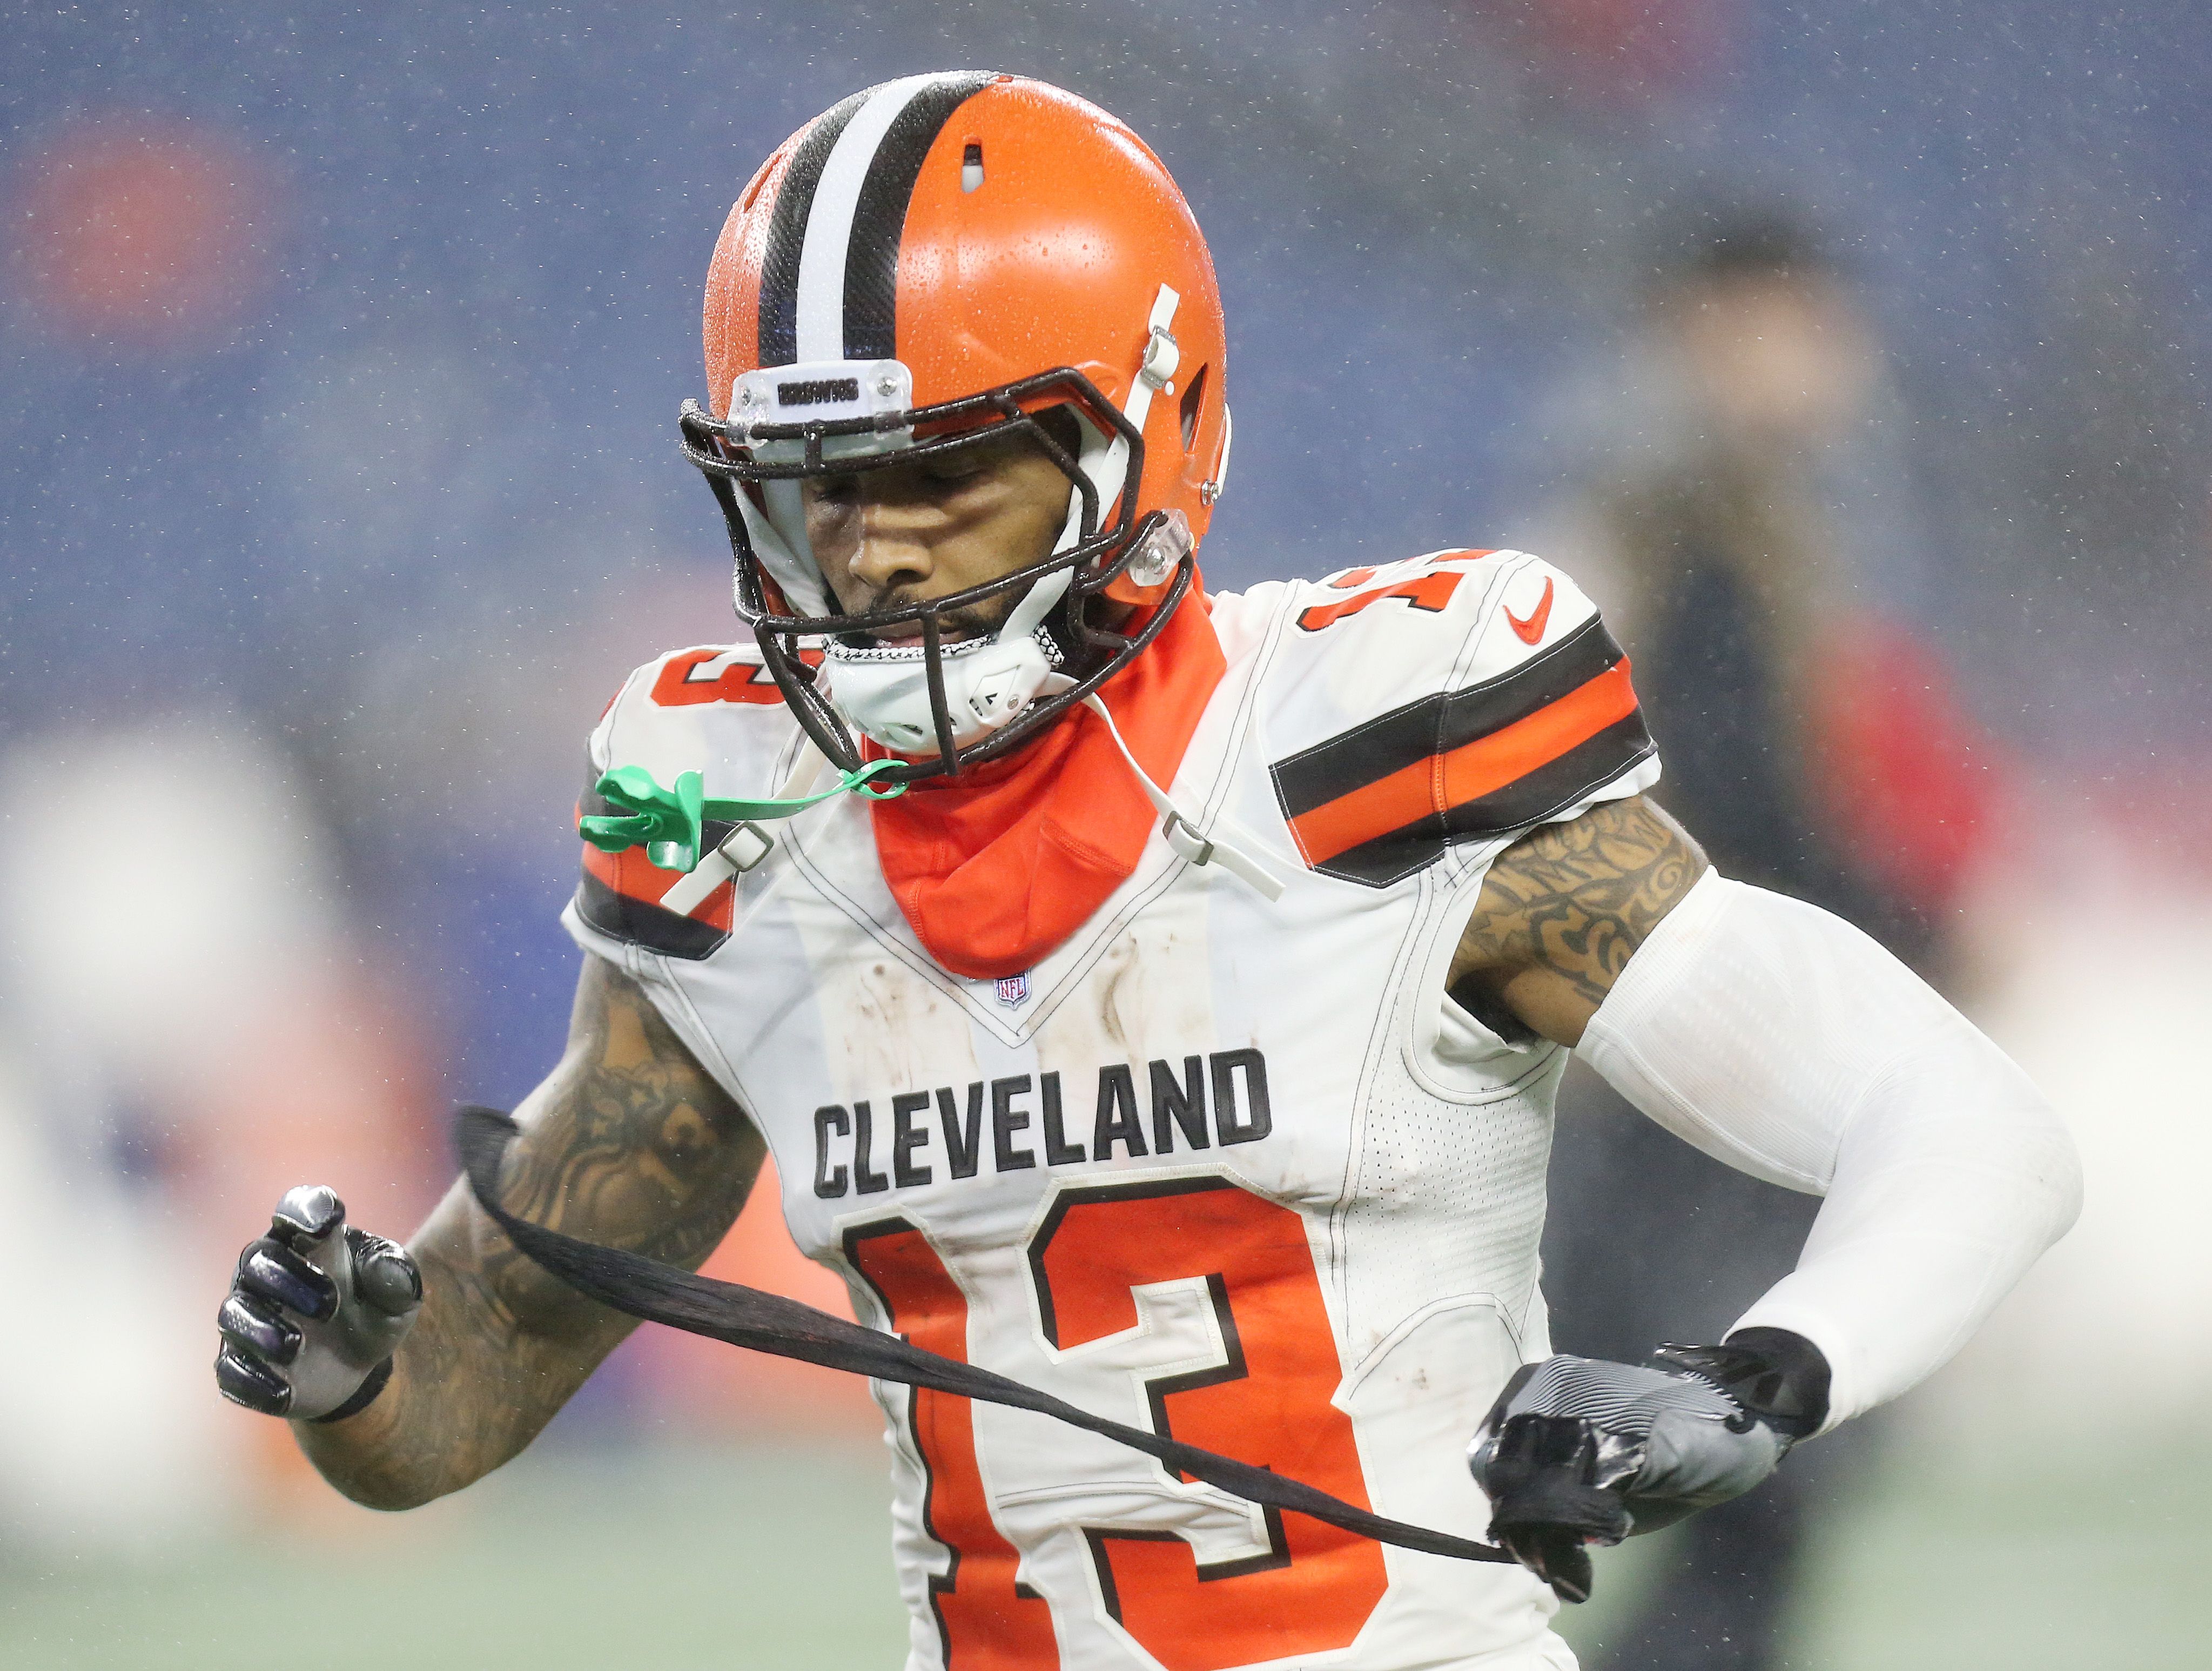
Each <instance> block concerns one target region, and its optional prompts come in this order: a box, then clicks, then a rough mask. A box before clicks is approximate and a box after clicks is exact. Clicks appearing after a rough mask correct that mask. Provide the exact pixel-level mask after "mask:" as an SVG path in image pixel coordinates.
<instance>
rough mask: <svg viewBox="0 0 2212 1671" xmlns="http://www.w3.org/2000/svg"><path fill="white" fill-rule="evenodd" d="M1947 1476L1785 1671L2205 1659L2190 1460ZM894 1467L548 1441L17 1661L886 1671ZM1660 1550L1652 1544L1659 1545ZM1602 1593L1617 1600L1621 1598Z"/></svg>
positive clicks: (1916, 1475)
mask: <svg viewBox="0 0 2212 1671" xmlns="http://www.w3.org/2000/svg"><path fill="white" fill-rule="evenodd" d="M2023 1460H2024V1461H2027V1462H2030V1463H2032V1464H2033V1477H2032V1478H2025V1479H2013V1480H2005V1479H2002V1478H1999V1477H1996V1475H1995V1474H1990V1473H1978V1472H1975V1471H1972V1470H1970V1469H1968V1468H1966V1467H1949V1468H1945V1467H1937V1466H1935V1465H1933V1460H1932V1459H1931V1458H1929V1457H1928V1456H1925V1455H1915V1454H1913V1453H1912V1452H1911V1450H1910V1449H1908V1448H1907V1447H1905V1446H1904V1445H1899V1447H1898V1448H1897V1449H1895V1450H1894V1451H1893V1453H1892V1455H1890V1457H1889V1459H1888V1460H1887V1461H1886V1462H1885V1463H1884V1464H1883V1465H1882V1466H1881V1467H1880V1469H1879V1470H1878V1471H1877V1472H1875V1474H1871V1475H1870V1476H1869V1479H1868V1480H1866V1481H1865V1484H1864V1489H1863V1493H1862V1500H1861V1503H1860V1505H1859V1507H1858V1508H1857V1510H1856V1511H1855V1512H1851V1513H1847V1514H1842V1515H1839V1516H1837V1517H1836V1519H1835V1520H1834V1521H1833V1522H1832V1524H1831V1525H1830V1527H1829V1528H1827V1530H1826V1533H1825V1534H1824V1548H1823V1552H1822V1553H1823V1559H1822V1561H1821V1562H1820V1565H1821V1568H1822V1570H1823V1571H1824V1573H1825V1577H1824V1579H1823V1581H1822V1583H1820V1586H1819V1587H1818V1588H1817V1589H1814V1591H1812V1592H1811V1593H1809V1594H1808V1595H1807V1596H1806V1598H1805V1601H1804V1604H1803V1607H1802V1610H1801V1613H1800V1618H1799V1628H1798V1632H1797V1638H1798V1641H1797V1649H1796V1652H1794V1653H1793V1654H1792V1656H1791V1663H1792V1664H1793V1665H1795V1666H1799V1667H1805V1668H1820V1671H1875V1668H1877V1667H1879V1668H1881V1671H1919V1668H1928V1671H1935V1668H1938V1667H1941V1668H1945V1671H1957V1668H1972V1667H1981V1666H1990V1667H2000V1666H2001V1667H2003V1668H2005V1671H2045V1668H2048V1671H2060V1668H2065V1671H2078V1668H2081V1667H2085V1666H2094V1667H2099V1668H2106V1667H2111V1668H2119V1671H2169V1668H2170V1671H2198V1668H2202V1667H2203V1666H2204V1665H2205V1664H2207V1663H2208V1662H2212V1651H2208V1647H2207V1642H2208V1638H2212V1595H2208V1589H2207V1586H2206V1585H2205V1583H2204V1581H2203V1576H2202V1575H2203V1571H2204V1570H2205V1566H2206V1564H2207V1559H2208V1557H2212V1534H2208V1533H2207V1532H2206V1530H2205V1529H2204V1528H2203V1523H2202V1518H2203V1517H2202V1516H2201V1514H2199V1513H2198V1512H2197V1504H2200V1503H2201V1502H2202V1501H2203V1499H2204V1497H2205V1494H2206V1493H2205V1486H2206V1485H2207V1484H2208V1483H2212V1480H2208V1477H2207V1470H2206V1468H2205V1467H2204V1465H2203V1464H2202V1463H2197V1464H2194V1465H2193V1466H2192V1467H2188V1468H2180V1469H2176V1468H2170V1467H2149V1466H2143V1467H2129V1468H2127V1469H2125V1470H2124V1471H2123V1472H2122V1473H2121V1474H2119V1475H2118V1477H2103V1478H2100V1477H2098V1474H2097V1472H2096V1471H2095V1470H2094V1469H2093V1468H2092V1467H2090V1465H2089V1461H2088V1459H2082V1460H2079V1461H2071V1462H2069V1461H2065V1460H2064V1459H2060V1461H2059V1462H2058V1463H2057V1464H2056V1466H2057V1467H2060V1468H2061V1469H2070V1470H2072V1471H2071V1472H2070V1473H2069V1472H2060V1473H2057V1474H2052V1473H2051V1472H2049V1471H2048V1470H2049V1469H2050V1468H2051V1467H2052V1466H2053V1463H2052V1459H2051V1458H2050V1457H2048V1456H2035V1457H2030V1458H2024V1459H2023ZM885 1497H886V1490H885V1485H884V1467H883V1462H882V1460H881V1454H880V1453H879V1452H878V1451H875V1450H873V1449H868V1448H854V1447H847V1448H844V1449H829V1450H823V1449H818V1448H815V1449H808V1448H803V1447H794V1448H793V1449H788V1450H787V1451H785V1452H783V1453H781V1454H777V1453H773V1452H768V1451H763V1450H753V1451H734V1450H721V1451H701V1450H696V1449H673V1448H671V1449H638V1450H631V1451H623V1452H617V1453H609V1452H605V1451H590V1450H575V1449H568V1450H562V1449H547V1450H544V1451H541V1452H539V1453H538V1454H534V1455H529V1456H526V1457H525V1458H523V1459H522V1460H521V1461H519V1462H517V1463H516V1464H514V1465H513V1467H509V1468H508V1469H507V1470H506V1471H505V1472H504V1473H503V1474H499V1475H497V1476H495V1477H494V1478H493V1479H492V1480H489V1481H487V1482H485V1483H484V1484H483V1485H482V1486H478V1487H477V1488H476V1489H475V1490H474V1491H472V1492H469V1493H467V1494H466V1495H465V1496H464V1497H463V1498H459V1499H457V1500H454V1501H452V1502H448V1503H445V1504H436V1505H434V1506H433V1507H432V1508H430V1509H428V1510H421V1511H419V1512H417V1513H416V1514H414V1515H410V1516H403V1517H399V1518H398V1519H392V1518H387V1517H384V1516H369V1515H367V1514H356V1512H355V1511H352V1510H333V1511H332V1514H331V1518H330V1519H329V1520H328V1521H327V1522H325V1523H323V1524H322V1525H321V1526H320V1527H319V1529H317V1530H316V1531H315V1532H313V1534H301V1536H299V1537H298V1538H296V1539H295V1540H291V1541H283V1542H280V1541H276V1540H269V1539H266V1538H257V1537H252V1536H246V1537H228V1538H215V1539H210V1540H207V1541H205V1542H203V1543H200V1544H198V1545H197V1546H192V1547H188V1548H185V1547H180V1548H174V1549H172V1550H170V1551H169V1552H168V1553H166V1554H165V1555H163V1556H161V1557H160V1558H158V1559H149V1560H145V1561H142V1562H138V1563H136V1564H131V1565H125V1564H118V1563H116V1562H114V1561H112V1560H111V1561H106V1562H100V1561H94V1560H92V1559H85V1558H77V1559H62V1558H52V1557H49V1558H43V1559H31V1558H28V1557H26V1556H25V1555H23V1554H22V1553H20V1552H18V1553H15V1554H13V1555H8V1556H0V1563H4V1565H0V1665H4V1666H5V1667H7V1668H8V1671H94V1668H98V1671H137V1668H142V1667H143V1668H148V1671H152V1668H161V1671H197V1668H203V1667H204V1668H208V1671H237V1668H238V1667H239V1666H240V1665H241V1664H246V1665H252V1664H262V1663H286V1664H290V1663H297V1664H306V1665H312V1666H313V1667H315V1668H316V1671H372V1668H374V1671H389V1668H392V1667H395V1666H406V1667H410V1668H422V1671H442V1668H447V1667H451V1668H461V1667H470V1668H482V1667H496V1668H507V1667H514V1668H521V1671H586V1668H588V1671H608V1668H614V1667H625V1668H626V1667H633V1666H635V1667H646V1666H649V1667H651V1668H653V1671H692V1668H708V1667H724V1668H732V1671H738V1668H742V1671H868V1668H881V1671H894V1668H896V1666H897V1665H898V1664H899V1663H900V1658H901V1653H902V1646H903V1643H904V1622H903V1616H902V1612H901V1609H900V1607H899V1606H898V1603H897V1601H896V1597H895V1596H894V1595H893V1594H892V1589H891V1583H890V1559H889V1553H888V1548H887V1540H886V1536H885V1532H884V1517H883V1516H884V1501H885ZM1654 1542H1655V1544H1656V1540H1654ZM1646 1565H1647V1563H1646V1561H1645V1559H1644V1556H1643V1554H1642V1553H1640V1552H1639V1550H1638V1546H1637V1545H1635V1544H1633V1543H1632V1544H1631V1545H1630V1546H1628V1547H1627V1548H1626V1549H1624V1550H1622V1551H1619V1552H1614V1553H1610V1554H1608V1555H1606V1556H1603V1557H1601V1565H1600V1566H1599V1569H1598V1571H1599V1586H1600V1595H1599V1599H1598V1600H1597V1601H1595V1602H1594V1603H1592V1605H1591V1606H1590V1607H1588V1608H1584V1609H1581V1610H1579V1611H1578V1612H1577V1613H1573V1614H1572V1616H1571V1618H1570V1619H1569V1620H1568V1621H1567V1625H1568V1629H1569V1632H1570V1634H1571V1637H1572V1638H1574V1639H1575V1640H1576V1641H1577V1644H1582V1645H1587V1644H1589V1643H1591V1642H1594V1641H1595V1640H1598V1639H1600V1638H1601V1637H1602V1635H1603V1632H1604V1631H1605V1629H1606V1626H1607V1619H1608V1618H1609V1617H1610V1616H1612V1615H1613V1612H1614V1610H1615V1608H1616V1607H1618V1604H1619V1603H1620V1601H1621V1600H1623V1599H1624V1598H1626V1596H1628V1595H1632V1593H1633V1591H1634V1589H1635V1586H1636V1584H1637V1583H1638V1576H1639V1569H1642V1568H1644V1567H1645V1566H1646ZM1608 1604H1611V1605H1608Z"/></svg>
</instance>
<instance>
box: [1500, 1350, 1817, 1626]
mask: <svg viewBox="0 0 2212 1671" xmlns="http://www.w3.org/2000/svg"><path fill="white" fill-rule="evenodd" d="M1827 1385H1828V1366H1827V1362H1826V1359H1825V1358H1821V1356H1820V1351H1819V1349H1818V1348H1817V1347H1815V1346H1814V1345H1813V1344H1812V1343H1811V1342H1810V1341H1808V1340H1804V1339H1802V1337H1800V1336H1798V1335H1795V1334H1788V1333H1787V1332H1785V1331H1783V1330H1779V1329H1747V1330H1745V1331H1744V1332H1743V1334H1740V1335H1738V1336H1736V1337H1735V1339H1733V1340H1730V1341H1729V1344H1727V1345H1725V1346H1662V1347H1661V1348H1660V1349H1659V1351H1658V1352H1656V1354H1654V1357H1653V1359H1652V1362H1651V1364H1650V1365H1649V1366H1644V1367H1639V1366H1638V1365H1636V1364H1612V1363H1607V1362H1605V1361H1604V1360H1602V1359H1601V1358H1572V1357H1567V1356H1565V1355H1561V1356H1559V1357H1554V1358H1546V1359H1544V1360H1543V1361H1542V1362H1541V1363H1539V1364H1528V1365H1526V1366H1525V1367H1523V1368H1522V1370H1520V1371H1519V1372H1518V1373H1517V1374H1516V1375H1515V1376H1514V1377H1513V1378H1512V1380H1510V1381H1509V1382H1506V1383H1505V1391H1504V1394H1503V1395H1501V1396H1500V1397H1499V1398H1498V1402H1497V1404H1496V1405H1495V1406H1493V1407H1492V1409H1491V1412H1490V1413H1489V1414H1488V1415H1487V1416H1486V1417H1484V1418H1483V1422H1482V1425H1481V1426H1480V1428H1478V1429H1477V1430H1476V1431H1475V1435H1474V1443H1471V1444H1470V1445H1469V1446H1468V1467H1469V1468H1471V1469H1472V1470H1473V1471H1474V1479H1475V1483H1476V1484H1477V1485H1479V1486H1481V1487H1482V1490H1483V1492H1484V1494H1485V1495H1486V1496H1487V1497H1488V1498H1490V1508H1491V1516H1490V1536H1491V1540H1492V1542H1494V1543H1498V1544H1499V1545H1502V1546H1504V1548H1506V1549H1508V1550H1510V1551H1511V1552H1512V1553H1513V1556H1514V1558H1515V1559H1516V1560H1518V1561H1519V1562H1520V1563H1521V1564H1522V1565H1523V1566H1525V1567H1527V1568H1528V1570H1529V1571H1531V1572H1534V1574H1535V1575H1536V1576H1537V1577H1540V1578H1541V1579H1543V1580H1544V1581H1545V1582H1546V1583H1548V1584H1550V1585H1551V1587H1552V1588H1553V1590H1554V1591H1556V1592H1557V1593H1558V1594H1559V1597H1560V1599H1561V1600H1562V1601H1588V1600H1589V1594H1590V1559H1589V1552H1588V1548H1587V1546H1589V1545H1590V1544H1594V1543H1595V1544H1601V1545H1610V1544H1616V1543H1619V1542H1620V1540H1622V1539H1623V1538H1625V1537H1626V1536H1628V1535H1629V1534H1631V1533H1633V1532H1650V1531H1656V1530H1657V1529H1658V1528H1660V1527H1662V1526H1671V1525H1672V1524H1674V1522H1676V1521H1678V1520H1680V1519H1682V1518H1683V1517H1684V1516H1686V1515H1690V1514H1693V1513H1695V1512H1696V1511H1697V1510H1699V1509H1709V1508H1711V1507H1712V1505H1713V1504H1716V1503H1724V1502H1726V1501H1727V1500H1728V1499H1729V1498H1731V1497H1736V1496H1740V1495H1741V1494H1742V1493H1743V1492H1747V1491H1749V1490H1750V1489H1751V1488H1752V1487H1753V1486H1756V1485H1757V1484H1758V1483H1759V1481H1760V1480H1764V1479H1765V1478H1766V1476H1767V1475H1768V1474H1771V1473H1773V1472H1774V1469H1775V1467H1776V1466H1777V1464H1778V1463H1779V1462H1780V1461H1782V1458H1783V1457H1784V1455H1786V1454H1787V1453H1788V1452H1789V1449H1790V1446H1791V1445H1792V1444H1794V1443H1796V1442H1797V1440H1799V1439H1801V1438H1803V1437H1807V1436H1808V1435H1809V1434H1811V1433H1814V1432H1816V1431H1819V1428H1820V1424H1821V1422H1822V1421H1824V1420H1825V1419H1826V1414H1827Z"/></svg>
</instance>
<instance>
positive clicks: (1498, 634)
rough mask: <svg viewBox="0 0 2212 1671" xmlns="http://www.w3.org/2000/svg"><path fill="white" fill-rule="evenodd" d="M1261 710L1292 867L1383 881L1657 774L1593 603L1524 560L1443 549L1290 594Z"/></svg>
mask: <svg viewBox="0 0 2212 1671" xmlns="http://www.w3.org/2000/svg"><path fill="white" fill-rule="evenodd" d="M1287 607H1288V608H1289V609H1290V610H1291V619H1290V620H1289V621H1288V622H1286V623H1285V625H1284V629H1283V633H1282V647H1281V649H1280V650H1279V653H1278V655H1277V658H1276V662H1275V665H1274V666H1273V668H1271V669H1270V671H1269V673H1268V684H1269V685H1270V686H1271V687H1272V689H1271V690H1270V693H1269V694H1268V696H1267V697H1266V698H1265V701H1266V703H1267V735H1268V738H1269V753H1270V756H1271V757H1272V759H1273V764H1272V766H1271V767H1270V771H1271V773H1272V775H1273V780H1274V786H1275V795H1276V799H1277V801H1278V803H1279V805H1280V807H1281V809H1282V813H1283V817H1284V818H1285V821H1286V822H1287V823H1289V825H1290V829H1291V836H1292V838H1293V839H1294V840H1295V841H1296V842H1297V846H1298V850H1299V852H1300V853H1301V854H1303V855H1304V859H1305V860H1306V862H1307V864H1308V865H1309V866H1311V867H1312V868H1314V869H1315V870H1317V871H1320V872H1322V873H1323V874H1325V875H1329V876H1334V877H1338V878H1341V879H1343V880H1346V881H1350V882H1360V883H1364V884H1368V885H1369V886H1371V887H1385V886H1388V885H1389V884H1391V883H1394V882H1397V881H1401V880H1402V879H1403V878H1406V877H1408V876H1410V875H1412V874H1413V873H1414V872H1418V871H1420V870H1422V869H1425V867H1427V866H1430V865H1431V864H1434V863H1435V862H1436V861H1437V860H1439V859H1441V858H1442V857H1443V855H1444V854H1445V852H1446V851H1447V850H1448V849H1449V848H1452V847H1454V846H1455V845H1457V844H1460V843H1462V842H1484V841H1492V840H1499V839H1502V838H1505V837H1509V836H1512V835H1514V834H1516V833H1517V832H1519V831H1521V830H1523V829H1528V827H1530V826H1532V825H1534V824H1538V823H1545V822H1547V821H1549V820H1553V819H1556V818H1559V817H1571V816H1574V814H1576V813H1577V812H1579V811H1581V810H1582V809H1583V807H1586V806H1588V805H1589V804H1590V803H1591V802H1593V801H1595V800H1599V799H1611V798H1613V797H1615V796H1618V795H1625V794H1633V793H1637V792H1638V791H1639V790H1641V789H1643V788H1644V787H1648V786H1649V785H1650V783H1651V782H1652V781H1655V780H1656V777H1657V775H1658V767H1657V761H1656V751H1655V750H1654V749H1653V746H1652V742H1651V738H1650V732H1647V731H1646V730H1645V728H1644V719H1643V715H1642V713H1641V712H1640V710H1639V709H1638V706H1637V702H1636V693H1635V691H1634V690H1633V689H1632V686H1631V685H1630V684H1629V669H1628V659H1627V658H1626V656H1625V655H1623V654H1622V653H1621V650H1620V646H1619V645H1618V644H1616V643H1614V642H1613V638H1612V635H1610V634H1608V633H1607V631H1606V629H1605V625H1604V623H1603V622H1601V620H1599V618H1598V614H1597V609H1596V606H1595V605H1593V604H1592V603H1591V602H1590V600H1589V599H1588V598H1587V597H1586V596H1584V595H1583V592H1582V590H1581V589H1580V588H1579V587H1578V586H1576V585H1575V583H1574V582H1573V581H1572V580H1569V579H1568V578H1567V577H1566V575H1565V574H1562V573H1561V572H1560V571H1559V569H1557V568H1553V567H1552V565H1550V564H1549V563H1547V562H1543V561H1542V560H1541V559H1540V558H1537V557H1533V556H1529V555H1528V553H1526V552H1524V551H1474V550H1464V551H1441V552H1436V553H1432V554H1431V555H1430V556H1425V557H1416V558H1413V559H1411V560H1410V561H1408V562H1399V563H1391V564H1389V565H1386V566H1384V567H1382V568H1353V569H1347V570H1346V571H1345V572H1343V573H1342V574H1334V575H1331V576H1329V577H1328V579H1326V580H1320V581H1316V582H1312V583H1310V584H1307V585H1304V586H1299V587H1296V588H1293V589H1292V595H1291V598H1290V599H1289V600H1288V604H1287Z"/></svg>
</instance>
